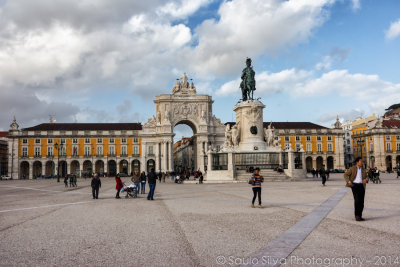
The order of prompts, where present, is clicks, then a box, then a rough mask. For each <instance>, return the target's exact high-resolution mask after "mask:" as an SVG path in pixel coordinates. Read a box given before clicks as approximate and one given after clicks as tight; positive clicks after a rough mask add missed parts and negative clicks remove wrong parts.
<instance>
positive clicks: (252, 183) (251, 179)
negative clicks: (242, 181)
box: [249, 176, 254, 185]
mask: <svg viewBox="0 0 400 267" xmlns="http://www.w3.org/2000/svg"><path fill="white" fill-rule="evenodd" d="M253 178H254V176H252V177H250V179H249V184H251V185H254V181H253Z"/></svg>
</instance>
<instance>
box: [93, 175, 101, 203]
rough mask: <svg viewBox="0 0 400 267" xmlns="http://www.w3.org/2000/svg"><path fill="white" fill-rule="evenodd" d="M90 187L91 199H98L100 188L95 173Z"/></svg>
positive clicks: (99, 182)
mask: <svg viewBox="0 0 400 267" xmlns="http://www.w3.org/2000/svg"><path fill="white" fill-rule="evenodd" d="M91 185H92V194H93V199H98V198H99V189H100V187H101V181H100V178H99V175H98V174H97V173H95V174H94V176H93V179H92V183H91Z"/></svg>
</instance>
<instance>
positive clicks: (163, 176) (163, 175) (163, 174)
mask: <svg viewBox="0 0 400 267" xmlns="http://www.w3.org/2000/svg"><path fill="white" fill-rule="evenodd" d="M161 179H162V181H163V183H165V172H162V173H161Z"/></svg>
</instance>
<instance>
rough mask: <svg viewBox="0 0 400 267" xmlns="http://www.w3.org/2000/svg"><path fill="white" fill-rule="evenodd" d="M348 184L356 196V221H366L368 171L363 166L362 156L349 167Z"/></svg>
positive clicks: (345, 177)
mask: <svg viewBox="0 0 400 267" xmlns="http://www.w3.org/2000/svg"><path fill="white" fill-rule="evenodd" d="M344 179H345V180H346V182H347V184H346V186H348V187H351V190H352V192H353V197H354V215H355V218H356V221H364V218H363V217H362V212H363V209H364V198H365V187H366V184H367V172H366V171H365V169H364V167H363V160H362V158H361V157H358V158H356V160H355V166H353V167H351V168H349V169H348V170H347V171H346V172H345V174H344Z"/></svg>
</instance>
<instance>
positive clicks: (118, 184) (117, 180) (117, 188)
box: [115, 174, 124, 198]
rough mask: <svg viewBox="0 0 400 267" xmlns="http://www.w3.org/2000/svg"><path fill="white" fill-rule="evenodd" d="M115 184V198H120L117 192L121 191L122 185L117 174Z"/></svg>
mask: <svg viewBox="0 0 400 267" xmlns="http://www.w3.org/2000/svg"><path fill="white" fill-rule="evenodd" d="M115 182H116V183H117V185H116V186H115V189H116V190H117V195H116V196H115V198H120V196H119V191H120V190H121V189H122V187H123V186H124V185H123V184H122V181H121V177H120V176H119V174H117V176H116V177H115Z"/></svg>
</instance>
